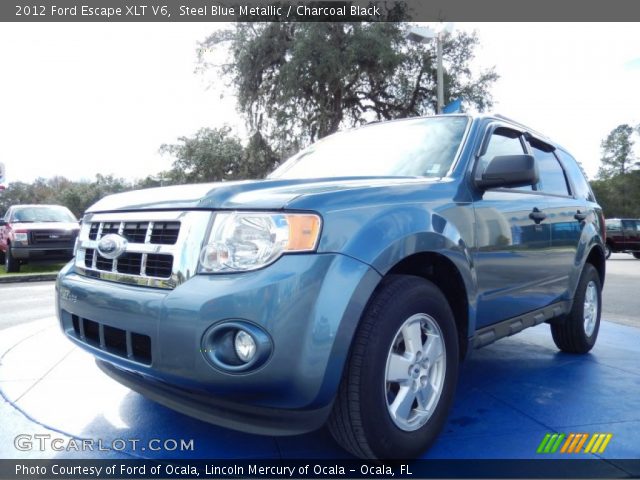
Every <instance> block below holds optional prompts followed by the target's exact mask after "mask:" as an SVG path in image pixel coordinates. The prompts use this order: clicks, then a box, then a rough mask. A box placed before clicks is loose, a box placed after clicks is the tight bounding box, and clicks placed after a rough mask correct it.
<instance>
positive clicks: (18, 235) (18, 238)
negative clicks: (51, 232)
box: [13, 232, 29, 243]
mask: <svg viewBox="0 0 640 480" xmlns="http://www.w3.org/2000/svg"><path fill="white" fill-rule="evenodd" d="M28 235H29V234H28V233H27V232H14V234H13V240H14V241H15V242H19V243H28V241H29V237H28Z"/></svg>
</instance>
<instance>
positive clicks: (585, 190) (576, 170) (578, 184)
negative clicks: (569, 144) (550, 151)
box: [555, 149, 596, 202]
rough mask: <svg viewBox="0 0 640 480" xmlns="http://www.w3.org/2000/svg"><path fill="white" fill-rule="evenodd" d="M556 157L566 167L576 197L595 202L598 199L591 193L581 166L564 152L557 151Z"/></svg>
mask: <svg viewBox="0 0 640 480" xmlns="http://www.w3.org/2000/svg"><path fill="white" fill-rule="evenodd" d="M555 153H556V155H557V156H558V157H559V158H560V161H561V162H562V164H563V165H564V168H565V170H566V171H567V174H568V175H569V177H570V178H571V181H572V183H573V187H574V189H575V191H574V192H573V193H574V194H575V196H576V197H578V198H582V199H586V200H589V201H590V202H595V201H596V199H595V197H594V195H593V192H592V191H591V187H590V186H589V182H587V178H586V175H585V174H584V171H583V170H582V167H581V166H580V164H579V163H578V162H577V161H576V159H575V158H573V157H572V156H571V155H569V154H568V153H567V152H565V151H564V150H560V149H558V150H556V151H555Z"/></svg>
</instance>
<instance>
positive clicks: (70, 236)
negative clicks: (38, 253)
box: [29, 230, 78, 247]
mask: <svg viewBox="0 0 640 480" xmlns="http://www.w3.org/2000/svg"><path fill="white" fill-rule="evenodd" d="M77 234H78V233H77V231H73V230H32V231H31V232H29V236H30V237H31V238H30V239H29V243H30V244H31V245H51V244H60V243H66V244H68V245H69V246H70V247H72V246H73V242H74V240H75V238H76V235H77Z"/></svg>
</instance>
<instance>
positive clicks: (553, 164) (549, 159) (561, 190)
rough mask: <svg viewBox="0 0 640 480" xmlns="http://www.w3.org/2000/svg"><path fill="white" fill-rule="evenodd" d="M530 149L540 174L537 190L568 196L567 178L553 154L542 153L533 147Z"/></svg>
mask: <svg viewBox="0 0 640 480" xmlns="http://www.w3.org/2000/svg"><path fill="white" fill-rule="evenodd" d="M531 149H532V150H533V155H534V156H535V157H536V161H537V162H538V171H539V172H540V183H539V185H538V190H540V191H542V192H544V193H549V194H551V195H564V196H568V195H569V187H568V186H567V178H566V177H565V174H564V170H563V169H562V166H561V165H560V162H558V159H557V158H556V156H555V155H554V154H553V152H548V151H543V150H541V149H539V148H537V147H535V146H533V145H532V146H531Z"/></svg>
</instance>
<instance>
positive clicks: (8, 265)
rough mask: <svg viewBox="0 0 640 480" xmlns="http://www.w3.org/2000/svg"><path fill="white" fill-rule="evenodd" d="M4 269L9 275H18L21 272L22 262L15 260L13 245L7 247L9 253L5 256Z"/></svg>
mask: <svg viewBox="0 0 640 480" xmlns="http://www.w3.org/2000/svg"><path fill="white" fill-rule="evenodd" d="M4 269H5V270H6V271H7V273H18V272H19V271H20V261H19V260H16V259H15V258H13V254H12V253H11V245H9V246H8V247H7V252H6V253H5V256H4Z"/></svg>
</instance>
